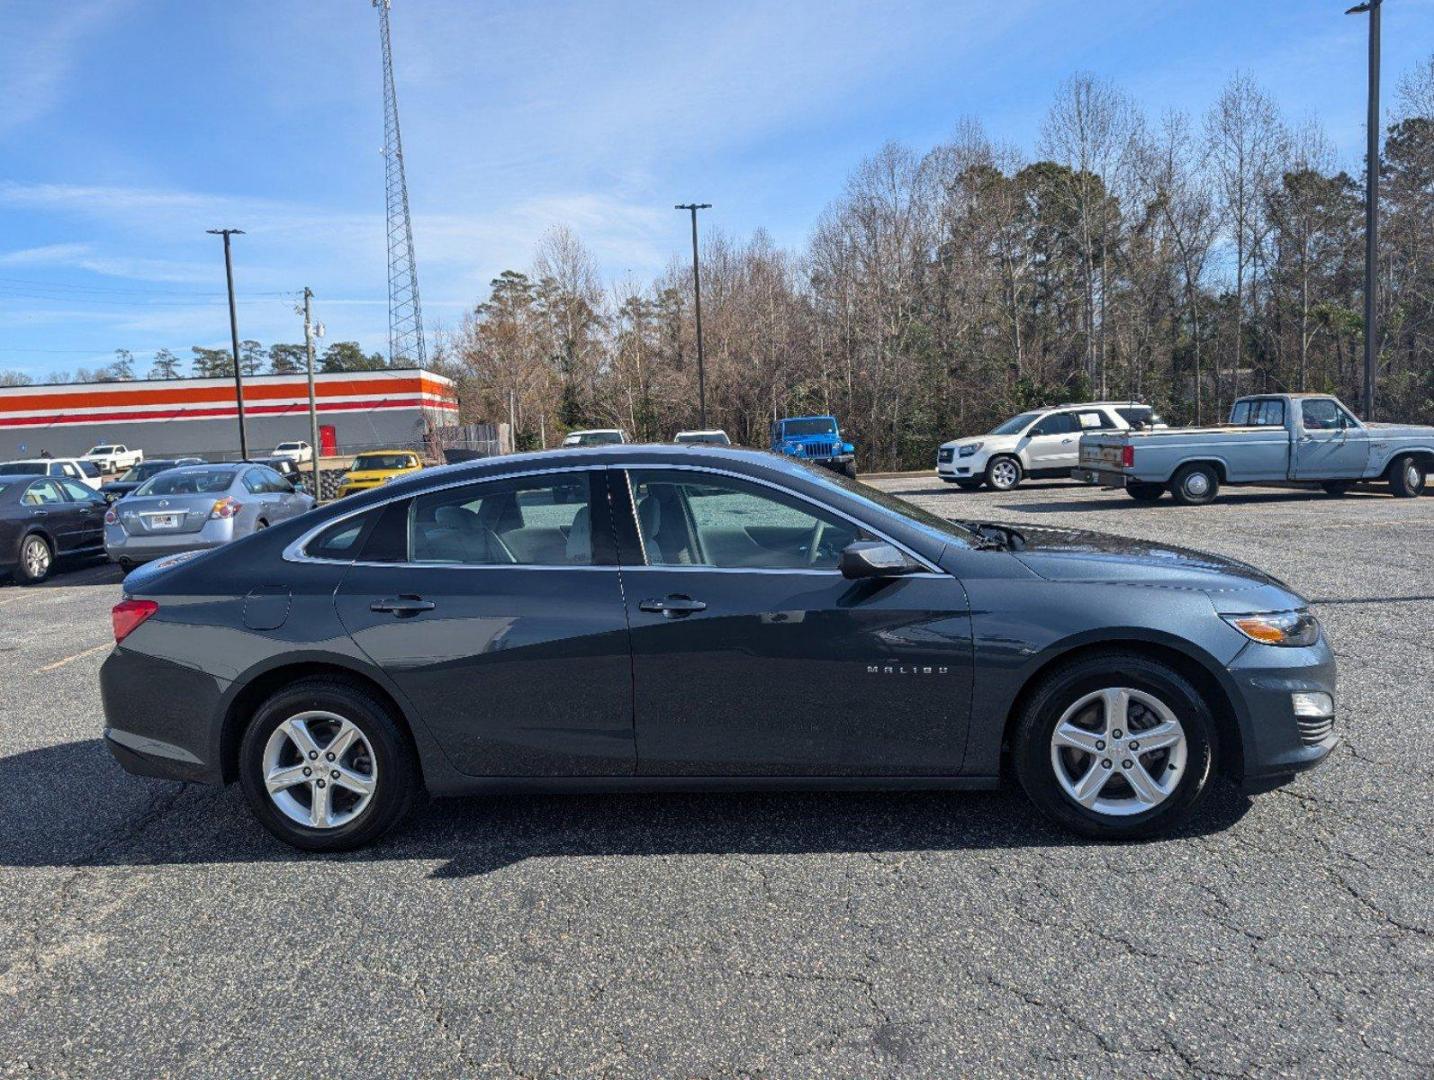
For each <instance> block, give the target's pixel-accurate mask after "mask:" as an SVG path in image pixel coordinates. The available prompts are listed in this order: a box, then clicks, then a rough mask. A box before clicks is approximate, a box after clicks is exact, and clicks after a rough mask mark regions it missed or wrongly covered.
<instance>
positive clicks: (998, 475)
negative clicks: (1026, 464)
mask: <svg viewBox="0 0 1434 1080" xmlns="http://www.w3.org/2000/svg"><path fill="white" fill-rule="evenodd" d="M1020 482H1021V463H1020V462H1019V461H1017V460H1016V459H1015V458H1013V457H1009V456H1003V457H998V458H992V459H991V461H990V463H989V464H988V465H987V466H986V486H987V487H989V488H991V490H993V491H1010V490H1011V489H1012V488H1014V487H1016V486H1017V485H1019V484H1020Z"/></svg>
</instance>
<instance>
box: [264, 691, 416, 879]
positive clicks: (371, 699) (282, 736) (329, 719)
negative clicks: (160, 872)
mask: <svg viewBox="0 0 1434 1080" xmlns="http://www.w3.org/2000/svg"><path fill="white" fill-rule="evenodd" d="M239 779H240V783H241V784H242V786H243V788H244V794H245V796H246V797H247V798H248V800H249V806H250V808H251V809H252V810H253V812H254V816H255V817H257V818H258V819H259V822H260V823H261V824H262V825H263V826H264V827H265V828H266V829H268V830H269V831H270V832H271V833H273V834H274V835H275V836H276V837H278V838H279V839H280V840H282V841H284V842H285V843H286V844H291V845H293V846H294V847H297V848H303V849H305V850H308V851H345V850H348V849H350V848H356V847H361V846H362V845H364V844H367V843H369V842H371V841H373V840H375V839H377V838H378V837H379V836H381V835H382V834H383V833H385V832H387V831H388V830H389V829H390V828H392V827H393V826H394V825H395V824H397V823H398V821H399V820H400V819H401V818H402V817H403V816H404V815H405V814H406V813H407V812H408V809H409V807H410V806H411V805H412V803H413V800H414V797H415V796H416V795H417V793H418V789H419V786H420V780H419V773H418V765H417V760H416V757H415V755H414V752H413V748H412V746H411V745H410V743H409V741H408V739H407V738H406V736H405V734H404V732H403V731H402V729H401V728H400V726H399V722H398V720H397V719H396V718H395V717H394V716H393V714H392V711H391V709H390V708H389V707H388V706H387V705H386V704H385V703H383V702H382V701H380V700H379V699H378V698H376V697H375V696H373V695H372V694H371V693H369V692H368V691H366V690H364V689H362V688H361V687H359V686H356V685H352V684H349V683H346V682H341V681H337V680H332V679H312V680H305V681H303V682H299V683H296V684H294V685H293V686H291V687H288V688H287V689H284V690H281V691H279V692H278V693H276V694H274V695H273V696H272V697H270V698H269V700H268V701H266V702H264V704H263V705H262V706H260V708H259V710H258V711H257V712H256V713H255V714H254V719H253V720H252V722H251V723H250V724H249V727H248V729H247V730H246V731H245V733H244V739H243V741H242V743H241V744H240V748H239Z"/></svg>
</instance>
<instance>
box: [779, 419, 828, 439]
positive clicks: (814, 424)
mask: <svg viewBox="0 0 1434 1080" xmlns="http://www.w3.org/2000/svg"><path fill="white" fill-rule="evenodd" d="M782 434H783V435H785V436H786V437H787V438H789V439H791V438H796V437H799V436H802V435H835V434H836V421H835V420H829V419H827V418H826V417H822V416H817V417H813V418H811V419H809V420H783V421H782Z"/></svg>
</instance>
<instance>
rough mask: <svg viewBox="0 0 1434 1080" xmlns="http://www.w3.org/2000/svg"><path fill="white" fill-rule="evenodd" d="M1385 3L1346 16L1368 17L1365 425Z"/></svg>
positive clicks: (1373, 315)
mask: <svg viewBox="0 0 1434 1080" xmlns="http://www.w3.org/2000/svg"><path fill="white" fill-rule="evenodd" d="M1383 2H1384V0H1365V2H1364V3H1362V4H1358V5H1356V6H1355V7H1352V8H1350V9H1349V10H1348V11H1346V12H1345V14H1346V15H1362V14H1364V13H1365V12H1368V13H1369V116H1368V118H1367V119H1366V121H1365V124H1366V127H1367V128H1368V131H1367V134H1368V137H1369V145H1368V147H1367V148H1366V149H1365V158H1364V167H1365V170H1366V172H1365V180H1364V395H1363V412H1364V419H1365V420H1366V421H1368V420H1373V419H1374V380H1375V359H1376V358H1377V356H1378V355H1379V334H1378V325H1377V322H1376V319H1377V309H1376V307H1375V300H1376V299H1377V296H1376V289H1377V288H1378V284H1377V281H1376V274H1375V271H1376V268H1377V267H1376V261H1377V259H1378V257H1379V8H1380V6H1381V5H1382V4H1383Z"/></svg>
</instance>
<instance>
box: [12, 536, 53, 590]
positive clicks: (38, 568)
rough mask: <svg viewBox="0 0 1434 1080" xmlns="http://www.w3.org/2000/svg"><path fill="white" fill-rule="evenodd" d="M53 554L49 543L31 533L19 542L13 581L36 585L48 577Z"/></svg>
mask: <svg viewBox="0 0 1434 1080" xmlns="http://www.w3.org/2000/svg"><path fill="white" fill-rule="evenodd" d="M54 562H55V552H54V550H53V549H52V548H51V547H50V542H49V541H48V540H46V539H45V538H44V537H43V536H41V535H40V534H39V533H31V534H30V535H29V536H27V537H25V539H24V540H22V541H20V561H19V562H18V563H16V564H15V580H16V582H18V583H19V584H21V585H38V584H39V583H40V582H42V581H44V580H45V578H47V577H49V576H50V567H51V566H53V565H54Z"/></svg>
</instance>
